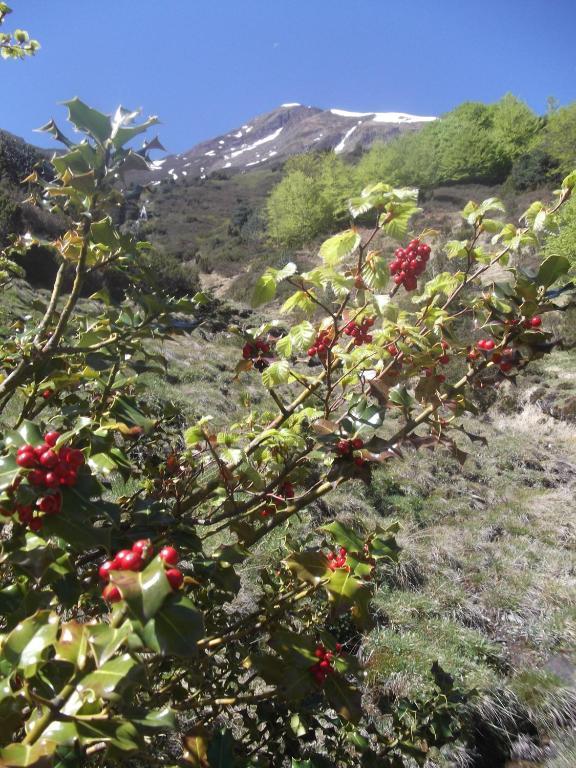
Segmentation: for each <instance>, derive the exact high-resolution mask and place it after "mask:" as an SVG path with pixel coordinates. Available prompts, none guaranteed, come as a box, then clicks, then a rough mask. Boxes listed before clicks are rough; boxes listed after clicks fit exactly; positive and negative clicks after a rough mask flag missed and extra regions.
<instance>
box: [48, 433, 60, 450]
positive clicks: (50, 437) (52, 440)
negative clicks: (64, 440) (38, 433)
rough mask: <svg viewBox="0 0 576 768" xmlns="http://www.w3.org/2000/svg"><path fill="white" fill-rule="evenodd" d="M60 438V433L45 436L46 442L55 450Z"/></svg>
mask: <svg viewBox="0 0 576 768" xmlns="http://www.w3.org/2000/svg"><path fill="white" fill-rule="evenodd" d="M59 437H60V432H46V434H45V435H44V442H45V443H46V444H47V445H49V446H50V448H54V446H55V445H56V443H57V442H58V438H59Z"/></svg>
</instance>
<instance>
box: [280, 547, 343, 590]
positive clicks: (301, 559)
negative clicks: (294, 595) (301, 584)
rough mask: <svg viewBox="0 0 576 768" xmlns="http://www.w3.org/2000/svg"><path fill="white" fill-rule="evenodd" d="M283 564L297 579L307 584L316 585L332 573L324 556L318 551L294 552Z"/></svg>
mask: <svg viewBox="0 0 576 768" xmlns="http://www.w3.org/2000/svg"><path fill="white" fill-rule="evenodd" d="M284 563H285V565H286V567H287V568H289V569H290V570H291V571H292V572H293V573H295V574H296V576H297V577H298V578H299V579H301V580H302V581H306V582H308V583H309V584H318V582H319V581H320V580H321V579H325V578H327V577H328V576H329V575H330V574H331V573H332V571H331V570H330V568H329V566H328V560H327V558H326V555H323V554H322V552H318V551H310V552H295V553H294V554H292V555H290V556H289V557H287V558H286V559H285V560H284Z"/></svg>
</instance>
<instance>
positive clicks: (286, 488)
mask: <svg viewBox="0 0 576 768" xmlns="http://www.w3.org/2000/svg"><path fill="white" fill-rule="evenodd" d="M293 498H294V486H293V485H292V483H290V482H289V481H288V480H286V482H284V483H282V485H281V486H280V488H279V489H278V493H270V494H268V499H269V501H268V502H267V503H266V506H265V507H262V509H261V510H260V512H259V514H260V517H268V516H269V515H271V514H273V513H274V512H276V510H277V509H278V507H280V506H281V505H282V504H284V503H285V502H286V500H287V499H293Z"/></svg>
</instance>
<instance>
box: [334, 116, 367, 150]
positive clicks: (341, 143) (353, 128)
mask: <svg viewBox="0 0 576 768" xmlns="http://www.w3.org/2000/svg"><path fill="white" fill-rule="evenodd" d="M359 125H362V120H358V122H357V123H356V125H353V126H352V128H350V130H349V131H346V133H345V134H344V137H343V138H342V141H341V142H340V143H339V144H337V145H336V146H335V147H334V152H335V153H336V154H337V155H339V154H340V152H343V151H344V146H345V144H346V141H347V139H349V138H350V136H352V134H353V133H354V131H355V130H356V128H358V126H359Z"/></svg>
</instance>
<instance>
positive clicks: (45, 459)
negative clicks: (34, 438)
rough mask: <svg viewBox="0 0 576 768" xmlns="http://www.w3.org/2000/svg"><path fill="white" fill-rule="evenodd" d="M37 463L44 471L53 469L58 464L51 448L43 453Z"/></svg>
mask: <svg viewBox="0 0 576 768" xmlns="http://www.w3.org/2000/svg"><path fill="white" fill-rule="evenodd" d="M39 461H40V464H42V466H43V467H45V468H46V469H53V468H54V467H55V466H56V464H58V456H57V455H56V454H55V453H54V451H53V450H52V449H51V448H48V450H46V451H44V453H43V454H42V455H41V456H40V458H39Z"/></svg>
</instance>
